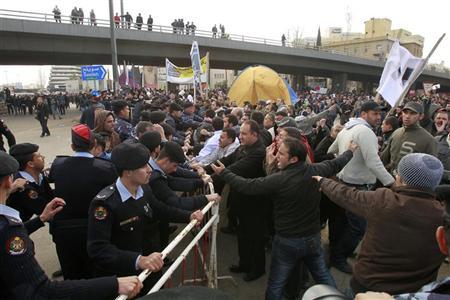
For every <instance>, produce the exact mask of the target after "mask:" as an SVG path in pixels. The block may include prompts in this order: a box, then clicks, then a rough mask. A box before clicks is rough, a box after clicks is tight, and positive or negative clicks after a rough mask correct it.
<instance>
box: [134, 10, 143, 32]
mask: <svg viewBox="0 0 450 300" xmlns="http://www.w3.org/2000/svg"><path fill="white" fill-rule="evenodd" d="M142 23H144V20H143V19H142V16H141V13H139V14H138V16H137V17H136V28H137V30H141V29H142Z"/></svg>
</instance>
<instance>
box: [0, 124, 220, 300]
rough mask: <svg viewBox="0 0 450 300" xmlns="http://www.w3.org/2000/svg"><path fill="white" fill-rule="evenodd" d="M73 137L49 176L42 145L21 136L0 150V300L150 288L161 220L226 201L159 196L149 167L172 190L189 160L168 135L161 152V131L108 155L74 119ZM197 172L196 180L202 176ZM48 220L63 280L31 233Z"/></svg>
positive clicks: (99, 295) (196, 215)
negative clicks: (47, 266)
mask: <svg viewBox="0 0 450 300" xmlns="http://www.w3.org/2000/svg"><path fill="white" fill-rule="evenodd" d="M71 135H72V145H71V147H72V150H73V151H74V154H73V155H72V156H58V157H57V158H56V159H55V160H54V162H53V163H52V166H51V169H50V171H49V173H48V176H46V174H44V166H45V160H44V159H45V157H44V156H43V155H42V154H41V153H40V152H39V146H38V145H35V144H31V143H22V144H16V145H14V146H12V147H11V148H10V150H9V154H7V153H6V152H3V151H0V239H1V242H2V247H3V251H0V261H1V263H0V268H1V269H2V271H1V272H0V298H1V299H26V298H32V299H49V298H51V299H53V298H55V299H71V298H75V297H77V299H89V298H92V299H103V298H112V297H114V296H116V295H117V294H126V295H128V296H129V297H134V296H136V295H138V294H139V293H141V294H144V293H146V292H147V291H148V290H149V289H150V287H151V286H152V285H153V284H154V283H155V282H156V281H157V279H159V277H160V276H161V272H160V271H161V268H162V267H163V265H164V261H163V258H162V255H161V250H162V246H164V245H161V243H160V240H161V238H162V236H160V227H161V224H168V223H169V222H178V223H188V222H189V221H190V220H193V219H196V220H198V221H202V219H203V214H202V212H201V211H200V210H198V209H199V208H201V207H202V206H204V205H205V204H206V203H207V202H208V201H219V200H220V196H219V195H217V194H212V195H206V196H199V197H194V198H192V197H184V198H181V197H180V198H176V197H178V196H177V195H175V196H174V195H171V196H164V197H165V198H164V199H163V198H160V197H156V196H155V194H154V192H153V191H152V188H151V186H150V185H149V180H150V178H151V176H152V173H154V174H153V177H152V178H153V179H152V180H153V181H154V182H157V185H155V187H158V190H155V191H156V192H157V193H159V194H161V195H166V194H167V190H169V191H170V190H171V188H170V185H171V184H175V185H177V180H176V178H175V179H173V180H168V179H167V178H168V175H167V173H169V172H175V171H176V169H177V166H178V164H179V163H180V162H182V161H184V160H185V156H184V153H183V150H182V148H181V147H180V145H178V144H176V143H173V142H166V143H165V145H164V147H163V148H162V149H161V150H160V146H159V144H158V145H155V143H152V142H151V141H152V140H158V141H159V142H160V139H158V138H157V137H155V132H149V133H148V134H147V135H144V137H143V138H142V142H141V143H139V142H134V143H133V142H125V143H121V144H119V145H117V146H116V147H115V148H114V149H113V151H112V153H111V161H108V160H103V159H99V158H96V157H94V156H93V155H92V153H91V151H92V149H93V148H94V146H95V138H94V134H93V132H92V131H91V130H90V129H89V127H87V126H86V125H83V124H80V125H75V126H73V127H72V129H71ZM149 140H150V142H149ZM156 148H157V149H156ZM155 150H156V151H155ZM151 154H152V155H153V156H151ZM175 173H181V174H183V171H180V172H175ZM184 173H186V170H185V171H184ZM191 175H192V174H191ZM191 178H192V180H196V181H198V180H199V178H200V177H199V176H191ZM182 180H184V181H183V182H185V181H186V180H188V181H189V179H186V178H182ZM200 181H201V182H203V181H202V180H200ZM50 183H54V189H52V188H51V186H50ZM178 186H180V184H179V182H178ZM184 186H186V184H184ZM188 186H190V188H192V187H196V186H198V185H197V184H189V185H188ZM163 191H166V194H164V193H163ZM172 192H173V191H172ZM174 197H175V198H174ZM187 203H188V204H187ZM33 215H37V217H35V218H32V216H33ZM44 222H49V223H50V233H51V235H52V238H53V242H54V243H55V245H56V250H57V255H58V259H59V262H60V265H61V269H62V274H63V276H64V279H65V281H62V282H51V281H50V280H49V279H48V278H47V276H46V275H45V273H44V271H43V270H42V269H41V267H40V266H39V264H38V263H37V261H36V260H35V258H34V253H35V252H34V251H35V250H34V244H33V242H32V240H31V239H30V237H29V235H30V234H31V233H32V232H34V231H35V230H37V229H38V228H40V227H42V226H44ZM165 234H166V235H168V232H167V231H166V232H165ZM166 239H168V237H166ZM147 269H148V270H150V271H152V272H153V274H152V275H151V277H150V278H149V279H148V280H146V281H145V283H144V285H142V283H141V282H140V281H139V280H138V278H137V277H136V276H135V274H138V273H139V272H141V270H147ZM100 276H103V277H100ZM86 279H87V280H86Z"/></svg>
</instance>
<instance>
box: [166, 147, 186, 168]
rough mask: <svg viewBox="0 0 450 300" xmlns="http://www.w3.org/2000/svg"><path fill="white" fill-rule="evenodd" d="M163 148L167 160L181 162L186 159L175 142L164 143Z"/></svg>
mask: <svg viewBox="0 0 450 300" xmlns="http://www.w3.org/2000/svg"><path fill="white" fill-rule="evenodd" d="M163 150H164V152H166V154H167V156H168V157H169V160H170V161H172V162H177V163H179V164H181V163H184V162H185V161H186V156H184V152H183V149H182V148H181V146H180V145H179V144H177V143H175V142H167V143H165V144H164V148H163Z"/></svg>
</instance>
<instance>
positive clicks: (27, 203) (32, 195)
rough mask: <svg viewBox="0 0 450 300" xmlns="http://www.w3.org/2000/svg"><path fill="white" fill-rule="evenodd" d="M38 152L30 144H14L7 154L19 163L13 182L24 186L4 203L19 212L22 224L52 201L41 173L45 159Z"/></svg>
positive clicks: (46, 182) (50, 191)
mask: <svg viewBox="0 0 450 300" xmlns="http://www.w3.org/2000/svg"><path fill="white" fill-rule="evenodd" d="M38 151H39V146H38V145H35V144H30V143H22V144H16V145H14V146H12V147H11V149H9V154H10V155H11V156H13V157H14V158H15V159H16V160H17V161H18V162H19V172H18V173H16V174H14V180H20V181H23V182H25V184H24V185H23V187H22V188H21V189H19V190H18V191H16V192H15V193H12V194H11V195H10V196H9V198H8V201H7V202H6V203H7V205H8V206H9V207H12V208H14V209H16V210H18V211H19V213H20V219H22V221H24V222H26V221H28V220H29V219H30V218H31V217H32V216H33V215H34V214H36V215H39V214H40V213H41V212H42V211H43V210H44V208H45V206H46V205H47V203H49V202H50V201H51V200H52V199H53V190H52V188H51V187H50V184H49V182H48V179H47V177H46V176H45V175H44V174H43V173H42V170H43V169H44V166H45V160H44V159H45V157H44V156H43V155H42V154H41V153H39V152H38Z"/></svg>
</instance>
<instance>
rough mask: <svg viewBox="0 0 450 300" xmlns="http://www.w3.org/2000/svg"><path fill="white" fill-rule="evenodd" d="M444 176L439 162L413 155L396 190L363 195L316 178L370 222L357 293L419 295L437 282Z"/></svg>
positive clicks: (357, 268)
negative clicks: (439, 188) (440, 187)
mask: <svg viewBox="0 0 450 300" xmlns="http://www.w3.org/2000/svg"><path fill="white" fill-rule="evenodd" d="M442 174H443V166H442V163H441V162H440V161H439V160H438V159H437V158H435V157H433V156H431V155H428V154H424V153H413V154H408V155H406V156H404V157H403V158H402V159H401V160H400V162H399V165H398V175H397V176H396V184H395V187H394V188H392V189H388V188H380V189H377V190H376V191H360V190H357V189H355V188H352V187H348V186H346V185H343V184H341V183H338V182H335V181H333V180H331V179H326V178H321V177H319V176H315V177H314V178H315V179H316V180H318V181H319V182H320V185H321V189H322V191H323V192H324V193H325V194H326V195H327V196H328V197H329V198H330V199H331V200H332V201H334V202H335V203H337V204H338V205H340V206H342V207H344V208H345V209H348V210H350V211H351V212H353V213H355V214H357V215H359V216H361V217H363V218H365V219H366V220H367V222H368V225H367V230H366V233H365V235H364V238H363V240H362V244H361V250H360V252H359V255H358V257H357V259H356V263H355V265H354V267H353V277H352V279H351V281H350V287H351V289H352V290H353V292H354V293H355V294H356V293H361V292H366V291H377V292H387V293H389V294H401V293H409V292H415V291H417V290H419V289H420V287H422V286H423V285H425V284H427V283H429V282H432V281H434V280H436V276H437V273H438V270H439V267H440V265H441V263H442V261H443V259H444V256H443V255H442V254H441V253H440V251H439V248H438V246H437V244H436V242H435V231H436V228H437V227H438V226H440V225H441V223H442V214H443V206H442V204H441V203H440V202H438V201H437V200H436V198H435V194H434V190H435V188H436V186H437V185H438V184H439V182H440V180H441V178H442Z"/></svg>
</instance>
